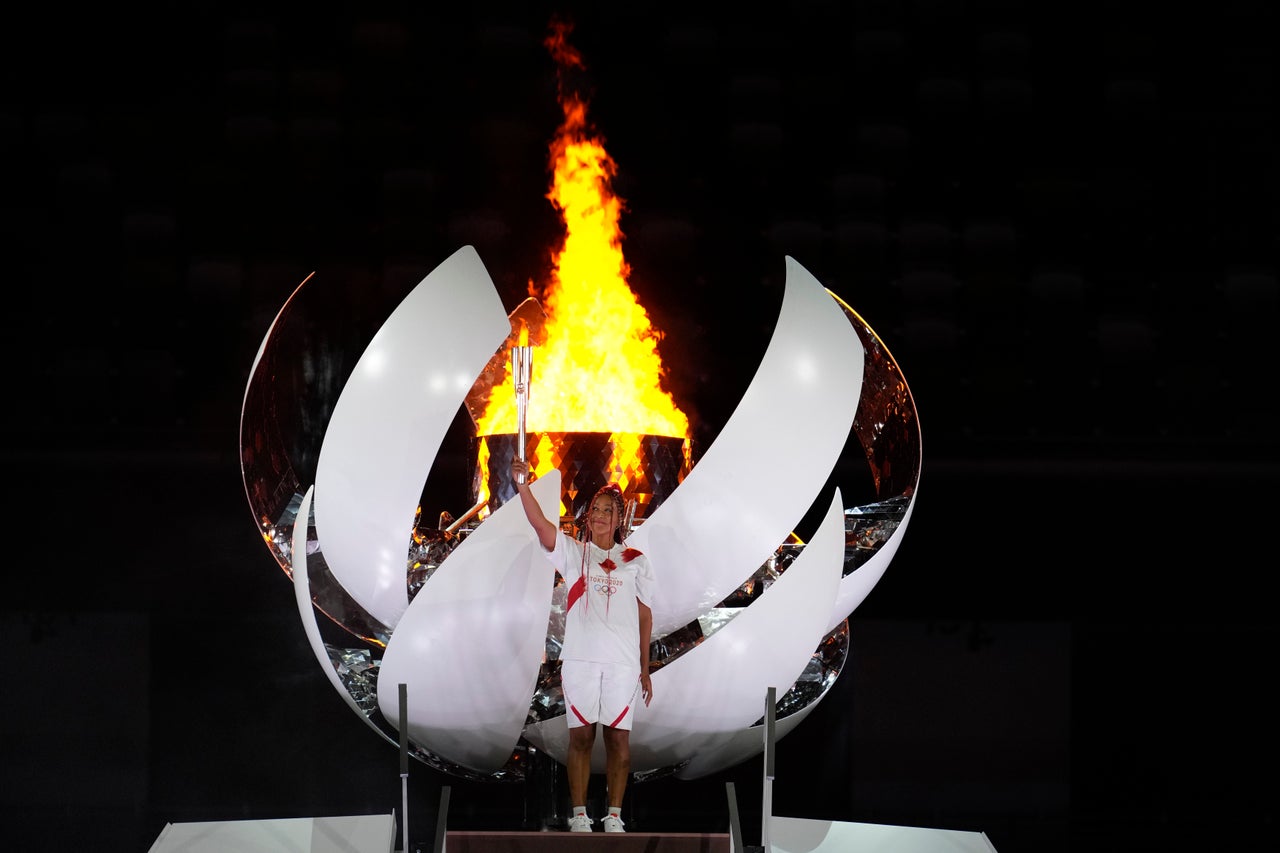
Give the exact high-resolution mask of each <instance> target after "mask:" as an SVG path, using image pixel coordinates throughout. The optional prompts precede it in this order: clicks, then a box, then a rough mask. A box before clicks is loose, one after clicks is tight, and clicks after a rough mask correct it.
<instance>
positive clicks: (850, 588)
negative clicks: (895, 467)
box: [827, 480, 920, 633]
mask: <svg viewBox="0 0 1280 853" xmlns="http://www.w3.org/2000/svg"><path fill="white" fill-rule="evenodd" d="M916 484H917V488H916V489H915V490H914V491H912V493H911V501H910V503H908V504H907V511H906V512H905V513H903V515H902V521H900V522H898V527H897V528H896V529H895V530H894V531H893V535H892V536H891V537H889V540H888V541H886V542H885V543H884V544H883V545H881V546H880V550H878V551H877V552H876V553H875V555H874V556H872V557H871V559H870V560H867V561H866V562H865V563H863V564H862V565H861V566H858V568H856V569H854V570H853V572H851V573H850V574H849V575H848V576H847V577H845V578H842V579H841V581H840V591H839V592H838V593H837V594H836V600H835V603H834V605H833V606H832V608H831V619H830V620H829V621H828V623H827V632H828V633H830V632H831V631H832V630H834V629H835V627H836V626H837V625H839V624H840V623H841V622H843V621H844V620H845V619H847V618H849V614H850V613H852V612H853V611H854V610H856V609H857V607H858V605H859V604H861V603H862V601H863V599H865V598H866V597H867V594H868V593H869V592H871V589H872V587H874V586H875V585H876V584H877V583H878V582H879V580H880V578H881V577H882V576H883V575H884V571H885V569H887V568H889V561H890V560H892V559H893V555H894V554H896V553H898V546H899V545H901V544H902V537H903V535H904V534H905V533H906V532H907V523H908V522H910V521H911V513H912V511H913V510H914V509H915V508H916V496H917V495H919V493H920V489H919V488H918V486H919V480H917V481H916Z"/></svg>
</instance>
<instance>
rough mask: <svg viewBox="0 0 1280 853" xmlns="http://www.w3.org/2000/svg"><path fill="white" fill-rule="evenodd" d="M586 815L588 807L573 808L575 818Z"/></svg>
mask: <svg viewBox="0 0 1280 853" xmlns="http://www.w3.org/2000/svg"><path fill="white" fill-rule="evenodd" d="M586 813H587V807H586V806H574V807H573V816H574V817H577V816H578V815H585V814H586Z"/></svg>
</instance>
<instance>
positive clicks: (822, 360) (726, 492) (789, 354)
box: [631, 257, 865, 689]
mask: <svg viewBox="0 0 1280 853" xmlns="http://www.w3.org/2000/svg"><path fill="white" fill-rule="evenodd" d="M786 263H787V283H786V292H785V295H784V297H783V300H782V308H781V311H780V313H779V317H778V324H777V327H776V329H775V330H774V334H773V338H772V340H771V341H770V342H769V347H768V349H767V351H766V352H765V355H764V358H763V359H762V361H761V363H760V367H759V369H758V370H757V372H756V375H755V378H754V379H753V380H752V382H751V386H750V387H749V388H748V389H747V391H746V393H745V394H744V395H743V398H742V401H741V402H740V403H739V404H738V407H737V409H735V410H734V413H733V415H732V417H730V418H729V420H728V422H726V424H725V426H724V428H723V429H722V430H721V431H720V434H719V435H718V436H717V437H716V440H715V442H714V444H713V445H712V446H711V447H709V448H708V449H707V452H706V454H705V455H704V456H703V457H702V459H701V460H699V462H698V464H697V466H695V467H694V468H693V470H691V471H690V472H689V474H688V476H686V477H685V479H684V481H683V482H682V483H681V484H680V486H679V487H678V488H677V489H676V490H675V491H674V492H673V493H672V494H671V496H670V497H668V498H667V499H666V500H665V501H664V502H663V504H662V506H660V507H659V508H658V509H657V510H656V511H655V512H654V514H653V516H652V517H651V518H649V519H646V520H645V522H644V523H643V524H642V525H640V527H639V528H637V530H636V532H635V534H634V535H633V536H632V537H631V541H632V543H633V544H634V545H635V547H637V548H639V549H640V550H642V551H644V552H645V553H647V554H648V555H649V557H650V559H651V560H652V562H653V567H654V572H655V574H656V576H657V579H658V584H657V593H656V595H655V598H654V603H653V620H654V624H653V634H654V636H655V637H661V636H662V635H664V634H667V633H669V632H671V631H673V630H675V629H676V628H680V627H682V626H684V625H687V624H688V623H689V622H691V621H693V620H694V619H696V618H697V617H698V616H699V615H701V614H702V613H704V612H706V611H707V610H708V609H710V608H712V607H714V606H716V605H717V604H719V603H720V602H721V601H723V600H724V599H725V597H726V596H728V595H729V593H731V592H732V591H733V590H734V589H736V588H737V587H739V586H740V585H741V584H742V583H743V582H744V581H745V580H746V579H747V578H748V577H750V575H751V573H752V572H754V571H755V570H756V569H758V568H759V567H760V566H761V565H763V564H764V562H765V561H766V560H768V559H769V557H770V556H771V555H772V554H773V553H774V552H775V551H776V550H777V548H778V545H779V544H781V543H782V542H783V541H784V540H785V539H786V538H787V536H788V535H790V533H791V532H792V530H794V529H795V525H796V523H797V522H798V521H799V520H800V518H801V517H802V516H803V515H804V513H805V512H807V511H808V509H809V507H810V505H811V504H812V502H813V499H814V496H815V495H817V494H818V493H819V491H820V490H821V488H822V486H823V484H824V483H825V482H826V480H827V477H828V476H829V475H830V474H831V470H832V468H834V467H835V463H836V461H837V460H838V459H839V458H840V453H841V451H842V450H843V448H844V444H845V441H846V440H847V439H848V437H849V429H850V425H851V424H852V423H853V418H854V414H855V412H856V411H857V407H858V398H859V396H860V394H861V390H862V373H863V362H864V360H865V353H864V349H863V346H862V342H861V341H860V340H859V339H858V335H857V332H856V331H855V330H854V329H853V327H852V326H851V325H850V324H849V321H848V319H847V318H846V317H845V314H844V311H843V310H842V309H841V307H840V305H839V304H838V303H837V302H836V300H835V299H833V298H832V296H831V294H830V293H828V292H827V290H826V289H825V288H824V287H823V286H822V285H821V284H820V283H819V282H818V280H817V279H815V278H814V277H813V276H812V275H811V274H810V273H809V272H808V271H807V270H806V269H804V267H802V266H800V264H798V263H797V262H796V261H795V260H794V259H793V258H791V257H787V259H786ZM806 550H807V549H806ZM655 689H656V687H655Z"/></svg>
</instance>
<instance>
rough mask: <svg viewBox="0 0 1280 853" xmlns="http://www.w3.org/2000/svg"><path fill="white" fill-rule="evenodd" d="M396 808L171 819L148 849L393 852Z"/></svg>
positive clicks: (182, 852)
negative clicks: (340, 814) (337, 814)
mask: <svg viewBox="0 0 1280 853" xmlns="http://www.w3.org/2000/svg"><path fill="white" fill-rule="evenodd" d="M395 842H396V822H395V814H394V813H393V814H389V815H351V816H346V817H298V818H281V819H278V820H231V821H202V822H195V823H170V824H166V825H165V828H164V829H163V830H161V831H160V835H159V836H158V837H157V838H156V840H155V843H154V844H152V845H151V850H150V851H149V853H394V846H395Z"/></svg>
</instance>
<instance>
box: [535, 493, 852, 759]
mask: <svg viewBox="0 0 1280 853" xmlns="http://www.w3.org/2000/svg"><path fill="white" fill-rule="evenodd" d="M843 568H844V513H843V508H842V506H841V503H840V491H839V490H838V489H837V490H836V492H835V495H834V497H833V500H832V502H831V506H830V508H829V509H828V510H827V513H826V516H825V517H824V518H823V521H822V524H821V525H820V526H819V528H818V531H817V532H816V533H815V534H814V537H813V539H812V541H811V542H809V544H807V545H806V546H805V548H804V550H803V551H801V553H800V555H799V556H798V557H797V558H796V560H795V562H794V563H792V564H791V566H790V567H789V568H788V569H787V570H786V572H784V573H783V575H782V577H780V578H779V579H778V580H777V581H775V582H774V583H773V585H772V586H771V587H770V588H769V589H768V591H766V592H765V594H764V595H762V596H760V598H758V599H757V600H756V601H754V602H752V604H751V606H749V607H746V608H744V609H743V610H742V612H741V613H739V614H738V615H737V616H735V617H734V618H733V619H732V620H731V621H730V622H729V623H728V624H727V625H725V626H724V627H723V628H721V629H720V630H719V631H716V632H715V633H714V634H712V635H711V636H710V637H708V638H707V639H706V640H704V641H703V642H702V643H700V644H699V645H698V646H697V647H696V648H694V649H692V650H690V651H689V652H687V653H686V654H684V655H683V656H681V657H679V658H677V659H676V660H674V661H672V662H671V663H669V664H667V665H666V666H664V667H663V668H662V669H660V670H658V671H657V672H655V673H654V674H653V702H652V703H651V704H650V705H649V706H648V707H646V706H644V705H643V704H642V705H640V706H638V707H637V708H636V712H635V728H634V729H633V730H632V733H631V737H630V743H631V765H632V767H635V768H637V769H654V768H659V767H667V766H671V765H675V764H678V763H680V762H682V761H685V760H686V759H689V758H690V757H691V756H697V755H699V754H700V753H703V752H714V751H717V750H720V749H723V748H727V747H729V746H730V745H732V744H733V743H734V742H735V738H736V736H737V733H738V730H739V729H742V728H744V727H747V726H750V725H751V724H752V723H753V722H754V721H755V720H757V719H759V718H760V716H761V714H762V713H763V711H764V700H765V697H766V696H767V695H768V691H769V688H770V687H773V688H775V690H776V691H777V693H778V694H781V693H784V692H786V690H787V689H789V688H790V686H791V685H792V684H793V683H795V680H796V679H797V678H798V677H799V676H800V674H801V673H802V672H803V671H804V668H805V666H806V665H807V664H808V663H809V660H810V659H811V658H812V657H813V653H814V649H816V648H817V647H818V645H819V644H820V643H821V642H822V638H823V637H824V636H825V634H826V631H825V629H824V626H825V625H826V617H827V613H826V608H823V607H814V602H817V601H830V600H831V599H832V598H833V597H834V596H835V594H836V589H837V587H838V586H839V583H840V573H841V571H842V570H843ZM525 737H526V738H528V739H529V741H530V742H532V743H533V744H534V745H536V746H539V747H540V748H542V749H543V750H544V751H546V752H547V753H548V754H550V755H551V756H552V757H553V758H555V759H556V760H557V761H560V762H563V761H564V760H565V757H566V755H567V751H568V730H567V728H566V725H565V720H564V718H563V717H560V718H556V719H552V720H545V721H543V722H540V723H536V724H534V725H532V726H529V727H528V728H526V729H525ZM592 767H593V769H594V770H595V771H596V772H603V769H604V750H603V741H602V740H599V741H597V744H596V751H595V752H594V753H593V755H592ZM707 772H710V771H707Z"/></svg>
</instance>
